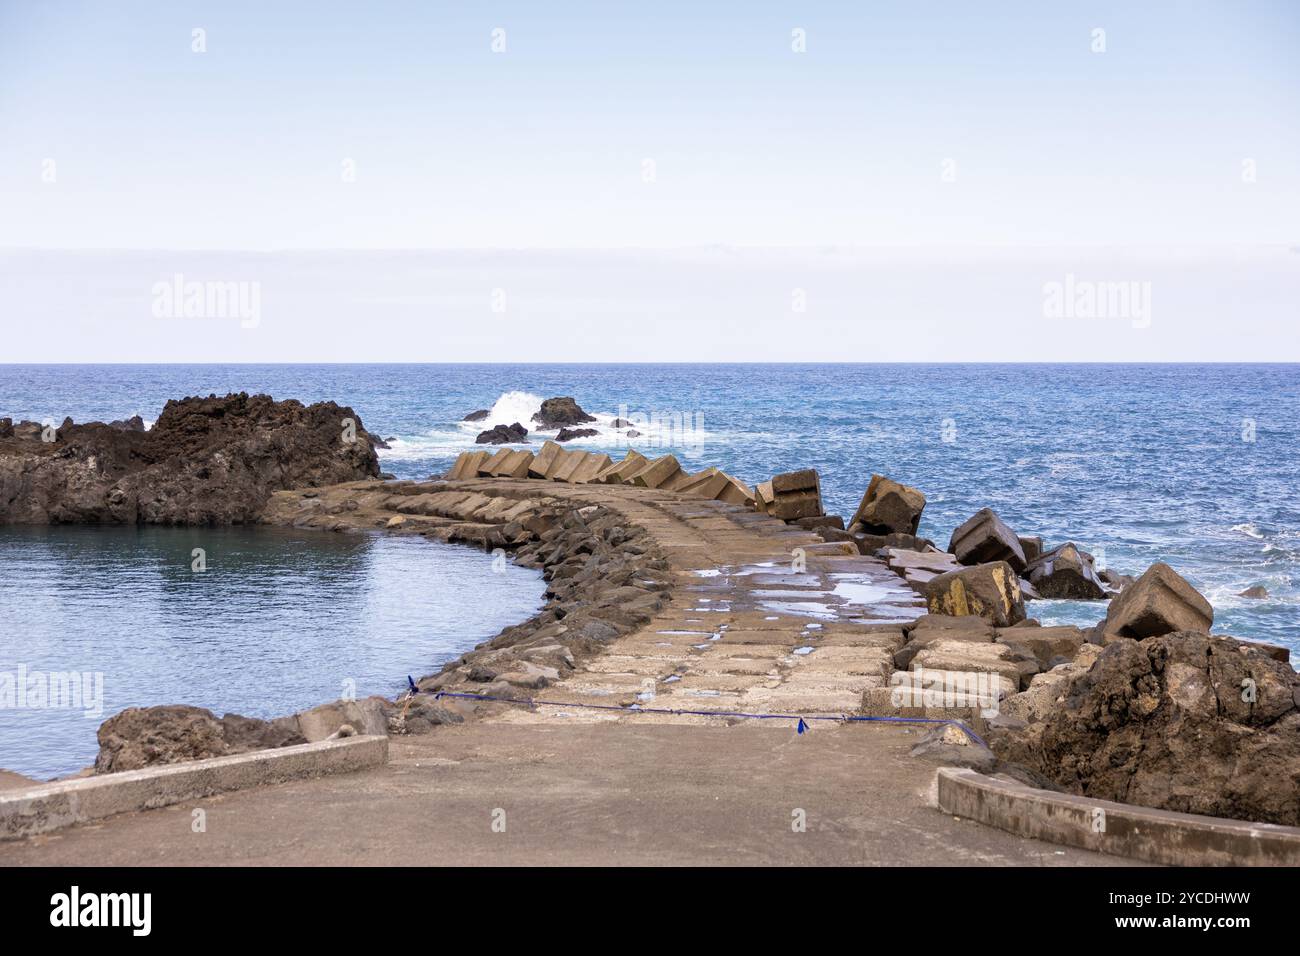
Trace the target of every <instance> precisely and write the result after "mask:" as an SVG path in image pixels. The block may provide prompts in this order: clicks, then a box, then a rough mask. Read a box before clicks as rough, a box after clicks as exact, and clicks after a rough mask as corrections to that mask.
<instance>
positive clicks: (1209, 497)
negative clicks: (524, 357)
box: [0, 343, 1300, 766]
mask: <svg viewBox="0 0 1300 956" xmlns="http://www.w3.org/2000/svg"><path fill="white" fill-rule="evenodd" d="M773 345H774V347H775V346H776V343H773ZM230 391H248V392H266V393H269V394H271V395H273V396H275V397H276V398H297V399H300V400H301V401H304V402H312V401H318V400H325V399H332V400H334V401H337V402H339V403H340V404H346V405H350V406H352V407H353V409H354V410H355V411H356V412H357V413H358V414H359V415H360V417H361V420H362V422H363V423H364V424H365V426H366V428H367V429H368V430H369V431H371V432H372V433H374V434H376V435H379V436H381V437H383V438H385V439H389V440H390V441H389V443H390V445H391V448H390V449H388V450H381V451H380V462H381V466H382V467H383V468H384V470H386V471H388V472H390V473H392V474H393V475H395V476H397V477H400V478H426V477H428V476H430V475H434V474H438V473H441V472H443V471H444V470H445V469H446V468H447V467H448V466H449V465H450V464H451V462H452V461H453V460H454V458H455V456H456V455H457V454H458V453H460V452H461V451H464V450H466V449H469V448H473V447H475V445H474V437H475V435H476V434H477V433H478V432H479V431H480V430H481V429H483V428H486V427H488V426H489V425H491V424H496V423H504V424H509V423H511V422H513V421H519V422H520V423H521V424H523V425H524V426H525V427H529V426H530V424H531V423H530V422H529V421H528V417H529V416H530V415H531V413H532V411H533V410H535V409H536V407H537V406H538V405H539V404H540V402H541V400H542V399H543V398H547V397H551V396H557V395H571V396H573V397H574V398H576V399H577V401H578V402H579V404H580V405H582V406H583V408H585V409H586V410H587V411H589V412H591V413H592V414H595V415H596V416H597V417H598V419H599V421H598V422H597V424H596V426H595V427H596V428H597V429H598V431H599V434H598V435H596V436H593V437H590V438H586V439H581V440H579V441H576V442H574V443H573V445H572V446H571V447H583V448H600V449H603V450H608V451H610V452H611V453H621V451H622V449H623V448H625V447H628V446H629V445H630V446H631V447H635V448H637V449H639V450H642V451H645V452H646V453H649V454H661V453H663V452H666V451H671V452H673V453H675V454H677V455H678V456H679V458H681V460H682V462H683V465H684V466H685V467H686V468H688V469H697V468H700V467H704V466H706V465H716V466H718V467H720V468H722V469H724V470H726V471H728V472H731V473H733V474H735V475H737V476H738V477H740V478H742V479H744V480H745V481H747V482H750V483H754V482H758V481H762V480H764V479H766V478H769V477H770V476H771V475H773V474H775V473H778V472H782V471H789V470H792V469H796V468H816V469H817V470H818V471H819V472H820V474H821V480H822V489H823V494H824V497H825V501H826V506H827V509H828V511H831V512H833V513H838V514H842V515H844V516H846V517H847V516H849V515H851V514H852V512H853V509H854V508H855V506H856V504H857V501H858V499H859V498H860V497H861V495H862V492H863V491H864V490H865V488H866V485H867V482H868V480H869V479H870V477H871V475H872V473H873V472H879V473H882V474H885V475H888V476H889V477H891V478H894V479H896V480H899V481H902V482H905V483H907V484H911V485H915V486H917V487H918V488H920V489H921V490H922V491H924V492H925V494H926V495H927V497H928V504H927V506H926V510H925V514H924V517H923V518H922V521H921V528H920V533H921V534H922V535H925V536H927V537H930V538H932V539H933V540H934V541H935V542H936V543H938V544H939V545H940V546H946V545H947V542H948V537H949V535H950V534H951V532H952V529H953V528H954V527H955V526H956V525H957V524H959V523H960V522H961V521H963V520H965V519H966V518H967V517H969V516H970V515H971V514H972V513H974V512H975V511H976V510H977V509H979V508H981V507H985V506H988V507H992V508H993V509H995V510H996V511H997V512H998V513H999V514H1000V515H1001V516H1002V517H1003V518H1004V519H1005V520H1006V521H1007V522H1008V523H1009V524H1010V525H1011V526H1012V527H1013V528H1014V529H1015V530H1016V531H1017V532H1018V533H1019V534H1023V535H1029V534H1037V535H1042V536H1043V538H1044V539H1045V540H1046V542H1047V543H1048V544H1049V545H1053V544H1058V543H1061V542H1064V541H1074V542H1076V543H1077V544H1078V545H1080V546H1081V547H1083V548H1084V549H1085V550H1088V551H1091V552H1092V553H1093V554H1095V555H1096V556H1097V557H1098V559H1099V561H1100V562H1102V563H1103V564H1104V565H1105V566H1107V567H1111V568H1114V569H1116V570H1118V571H1120V572H1123V573H1128V574H1137V573H1140V572H1141V571H1142V570H1143V569H1145V568H1146V567H1147V566H1148V565H1150V564H1151V563H1152V562H1154V561H1157V560H1160V561H1166V562H1168V563H1169V564H1170V565H1172V566H1173V567H1174V568H1175V569H1176V570H1178V571H1179V572H1180V573H1182V574H1183V575H1184V576H1185V577H1186V578H1187V579H1188V580H1189V581H1191V583H1192V584H1193V585H1195V586H1196V587H1197V588H1198V589H1199V590H1200V591H1201V592H1202V593H1203V594H1205V596H1206V597H1207V598H1208V599H1209V600H1210V602H1211V603H1212V604H1213V605H1214V608H1215V631H1216V632H1217V633H1225V634H1232V635H1235V636H1238V637H1245V638H1255V639H1260V640H1267V641H1273V642H1278V643H1282V644H1286V645H1288V646H1289V647H1291V648H1292V649H1293V650H1294V651H1296V652H1297V653H1300V614H1298V612H1300V586H1298V584H1297V575H1298V573H1300V458H1298V455H1297V453H1298V452H1300V366H1297V365H1265V364H1260V365H1174V364H1169V365H1092V364H1088V365H921V364H917V365H897V364H891V365H796V364H770V365H703V364H680V365H663V364H657V365H635V364H630V365H622V364H621V365H556V364H546V365H141V366H134V365H70V366H59V365H0V417H3V416H8V417H12V418H14V419H15V420H17V419H24V418H25V419H33V420H37V421H44V420H47V419H48V420H52V421H54V422H61V421H62V420H63V418H64V417H65V416H71V417H72V418H73V419H74V420H76V421H89V420H95V419H98V420H105V421H108V420H112V419H122V418H128V417H130V416H132V415H135V414H139V415H140V416H142V417H143V418H144V419H145V420H146V421H150V422H151V421H153V420H154V419H156V418H157V417H158V414H159V412H160V411H161V409H162V406H163V404H164V403H165V402H166V400H167V399H169V398H174V397H180V396H185V395H196V394H203V395H206V394H208V393H217V394H224V393H226V392H230ZM476 409H490V410H491V414H490V415H489V418H488V420H487V421H485V422H480V423H466V422H463V421H462V419H463V417H464V415H465V414H466V413H468V412H470V411H473V410H476ZM616 417H624V418H628V419H630V420H631V421H632V423H633V424H632V426H631V427H632V428H633V429H635V430H637V431H639V432H641V434H640V435H639V436H638V437H636V438H633V439H628V438H627V436H626V431H627V430H628V429H627V427H626V426H624V427H617V428H616V427H614V425H613V421H614V419H615V418H616ZM551 434H553V433H551ZM530 437H532V438H536V439H538V441H540V440H542V439H544V438H545V437H549V436H548V435H546V434H539V433H534V434H533V435H531V436H530ZM0 576H2V578H3V585H4V587H5V590H6V593H7V594H8V595H10V600H13V599H14V597H15V596H17V595H21V594H22V593H23V589H24V586H25V581H24V578H23V577H22V575H21V574H19V573H17V572H16V571H15V570H14V568H13V566H12V564H11V563H9V562H6V563H5V564H0ZM1254 585H1263V586H1264V587H1265V588H1266V589H1267V590H1268V594H1269V596H1268V597H1267V598H1264V599H1262V600H1256V599H1249V598H1245V597H1241V596H1240V592H1241V591H1243V590H1245V589H1246V588H1248V587H1252V586H1254ZM58 597H59V598H60V599H61V600H64V601H66V602H67V603H68V609H69V611H68V613H67V614H65V615H64V618H63V620H64V623H65V625H66V626H67V627H68V628H73V629H75V628H78V627H87V628H89V627H92V626H94V622H93V621H90V620H86V621H84V622H82V623H78V621H79V620H81V619H80V617H79V616H78V615H77V614H75V613H73V610H74V609H75V608H76V606H77V602H78V601H79V600H81V599H80V598H79V597H78V595H77V593H76V592H75V591H69V592H67V593H64V594H62V595H59V596H58ZM231 600H232V601H234V602H235V605H236V606H235V607H232V608H228V609H226V610H222V611H221V612H220V613H227V612H228V613H236V612H237V611H238V610H239V608H238V606H237V605H238V602H239V600H240V597H239V595H238V594H234V595H232V596H231ZM1029 608H1030V614H1031V615H1033V616H1036V617H1038V618H1040V619H1041V620H1043V622H1044V623H1076V624H1088V625H1090V624H1093V623H1095V622H1096V621H1097V620H1099V619H1100V618H1101V617H1102V616H1103V615H1104V613H1105V605H1104V603H1100V602H1067V601H1041V602H1032V603H1031V604H1030V605H1029ZM411 613H412V614H414V613H415V611H414V610H412V612H411ZM220 620H221V617H220V614H217V616H216V617H215V618H214V626H216V624H217V622H219V621H220ZM355 626H356V627H357V628H359V631H358V633H365V631H366V627H367V625H366V623H365V621H364V620H362V621H359V622H357V623H356V625H355ZM486 636H487V633H486V632H485V633H483V634H482V636H481V637H478V638H477V639H478V640H481V639H482V637H486ZM22 639H23V638H22V634H21V633H20V632H16V631H14V630H13V629H12V628H5V637H4V640H5V643H6V645H7V646H9V647H10V648H12V647H14V646H15V645H16V644H18V643H20V642H21V641H22ZM174 696H175V695H170V696H169V697H168V699H171V698H172V697H174ZM0 766H4V758H3V755H2V753H0Z"/></svg>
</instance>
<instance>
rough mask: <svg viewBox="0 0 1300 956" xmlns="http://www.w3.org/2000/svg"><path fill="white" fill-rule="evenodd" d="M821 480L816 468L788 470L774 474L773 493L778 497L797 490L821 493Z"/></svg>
mask: <svg viewBox="0 0 1300 956" xmlns="http://www.w3.org/2000/svg"><path fill="white" fill-rule="evenodd" d="M821 490H822V488H821V482H820V481H819V480H818V478H817V470H816V469H815V468H803V469H800V470H799V471H787V472H785V473H784V474H781V475H774V476H772V493H773V494H775V495H777V496H778V497H779V496H781V495H785V494H790V493H791V492H796V491H815V492H817V494H818V496H819V497H820V495H821Z"/></svg>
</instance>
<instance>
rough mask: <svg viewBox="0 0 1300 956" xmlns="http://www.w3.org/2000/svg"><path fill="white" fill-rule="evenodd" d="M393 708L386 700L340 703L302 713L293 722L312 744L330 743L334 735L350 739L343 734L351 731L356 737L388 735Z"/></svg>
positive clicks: (371, 699)
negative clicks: (318, 742) (327, 741)
mask: <svg viewBox="0 0 1300 956" xmlns="http://www.w3.org/2000/svg"><path fill="white" fill-rule="evenodd" d="M391 706H392V705H391V704H389V702H388V701H386V700H384V698H382V697H367V698H365V699H364V700H336V701H332V702H331V703H328V704H321V705H320V706H319V707H313V708H311V709H310V710H303V711H299V712H298V713H297V714H294V716H293V718H292V719H293V720H296V721H297V722H298V732H299V733H301V734H302V736H303V737H305V738H306V739H307V740H308V741H309V742H310V743H315V742H316V741H318V740H328V739H329V738H331V737H334V736H336V735H337V736H341V737H349V736H352V734H349V733H347V732H346V731H345V732H342V733H340V731H343V730H344V728H349V729H351V730H352V732H353V733H354V734H379V735H382V734H387V733H388V716H387V711H388V709H389V708H390V707H391Z"/></svg>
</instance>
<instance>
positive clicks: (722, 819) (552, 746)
mask: <svg viewBox="0 0 1300 956" xmlns="http://www.w3.org/2000/svg"><path fill="white" fill-rule="evenodd" d="M916 739H917V732H916V731H912V732H910V733H909V732H907V731H905V730H904V729H903V728H901V727H896V726H863V725H828V726H826V727H824V728H823V727H818V728H816V729H814V730H813V731H812V732H811V733H808V734H804V735H803V736H798V735H796V734H795V732H794V730H793V729H792V728H790V727H789V726H764V725H753V724H746V725H743V726H736V727H703V726H680V725H679V726H670V725H662V724H644V725H640V724H634V723H631V722H628V723H625V724H620V725H615V724H608V723H606V724H590V723H578V722H575V723H565V724H563V725H561V724H560V723H559V721H556V722H555V723H554V724H552V725H538V724H534V725H529V726H520V725H512V724H501V723H492V722H482V723H476V724H470V725H463V726H458V727H448V728H440V729H439V730H438V731H437V732H436V733H433V734H430V735H428V736H425V737H413V738H405V739H404V740H401V741H397V740H395V741H394V745H393V747H392V760H391V762H390V764H389V765H388V766H387V767H385V768H383V769H379V770H373V771H365V772H362V773H356V774H349V775H346V776H338V777H329V778H322V779H318V780H306V781H299V782H295V783H286V784H281V785H277V786H273V787H266V788H262V789H258V790H251V791H244V792H241V793H233V794H229V795H226V796H223V797H217V798H213V799H211V800H207V801H203V802H202V803H199V804H196V805H193V806H191V805H185V806H176V807H167V808H163V809H159V810H150V811H146V812H143V813H133V814H125V815H122V816H118V817H114V818H112V819H110V820H108V821H106V822H105V823H103V824H101V825H93V826H81V827H75V828H71V829H68V830H64V831H60V832H58V833H54V834H49V835H45V836H39V837H32V838H30V839H27V840H23V841H19V842H14V843H0V865H9V866H13V865H77V864H98V865H107V866H136V865H150V864H169V865H192V866H219V865H226V864H257V865H291V864H301V865H318V864H324V865H384V864H407V865H410V864H420V865H426V864H427V865H444V864H445V865H457V864H502V865H528V866H539V865H562V864H576V865H586V864H633V865H667V864H682V865H687V864H692V865H715V864H739V865H782V864H841V865H902V864H934V865H957V866H965V865H986V864H987V865H1001V864H1018V865H1029V866H1040V865H1041V866H1057V865H1081V864H1083V865H1095V864H1101V865H1116V864H1117V863H1123V862H1124V861H1121V860H1116V859H1115V858H1113V857H1104V856H1100V855H1098V854H1095V853H1088V852H1085V851H1080V850H1073V849H1070V850H1066V849H1062V848H1060V847H1055V846H1052V845H1050V844H1045V843H1039V842H1037V841H1033V840H1025V839H1021V838H1018V837H1013V836H1011V835H1009V834H1006V833H1003V832H1001V831H999V830H994V829H990V828H988V827H984V826H981V825H979V824H976V823H971V822H969V821H965V820H958V819H956V818H954V817H951V816H947V815H945V814H942V813H940V812H939V811H937V810H934V809H930V808H929V806H927V802H928V800H929V792H930V789H931V787H932V784H933V780H934V775H935V767H934V765H933V764H930V763H928V762H926V761H923V760H919V759H916V758H912V757H909V756H908V755H907V753H908V750H909V749H910V747H911V745H912V743H913V742H914V741H915V740H916ZM199 807H201V808H202V809H203V810H204V811H205V813H206V820H207V830H206V832H204V833H194V832H192V828H191V822H192V819H193V815H192V813H193V810H195V809H196V808H199ZM498 810H500V811H504V824H505V831H504V832H494V830H493V822H494V820H496V821H498V826H499V821H500V820H501V819H502V816H501V814H500V813H495V811H498ZM797 810H802V811H804V814H805V819H806V832H802V833H799V832H795V830H794V828H793V824H794V822H795V820H796V816H795V812H796V811H797Z"/></svg>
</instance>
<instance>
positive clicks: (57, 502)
mask: <svg viewBox="0 0 1300 956" xmlns="http://www.w3.org/2000/svg"><path fill="white" fill-rule="evenodd" d="M378 474H379V459H378V457H377V456H376V454H375V449H374V443H373V439H372V438H371V436H370V434H369V433H368V432H367V431H366V430H365V428H364V426H363V425H362V423H361V418H360V416H358V415H357V413H356V412H354V411H353V410H352V409H350V408H347V407H345V406H340V405H336V404H335V403H334V402H318V403H317V404H315V405H303V404H302V403H301V402H297V401H294V400H292V399H289V400H286V401H275V400H274V399H272V398H271V397H270V396H269V395H248V394H247V393H245V392H240V393H238V394H232V395H226V396H224V397H220V398H219V397H217V396H215V395H210V396H208V397H207V398H183V399H179V400H174V401H170V402H168V403H167V405H166V407H164V408H163V410H162V414H160V415H159V416H158V421H157V422H156V423H155V424H154V426H153V428H151V429H149V430H148V431H144V430H142V428H141V429H137V428H135V427H134V421H132V422H126V423H114V424H112V425H105V424H102V423H99V422H91V423H89V424H85V425H77V424H74V423H73V422H72V421H71V419H69V420H66V421H64V423H63V425H62V426H60V427H58V428H54V427H53V426H48V427H47V426H42V425H39V424H37V423H34V422H20V423H18V424H14V423H13V422H11V421H10V420H9V419H0V523H20V524H55V523H68V522H83V523H88V524H170V525H227V524H239V523H243V522H248V521H252V520H254V519H255V518H256V516H257V514H258V513H259V512H260V511H261V509H262V507H263V506H264V505H265V504H266V501H267V499H268V498H269V497H270V496H271V494H272V493H273V492H275V491H279V490H281V489H284V488H304V487H318V486H322V485H333V484H338V483H339V482H344V481H355V480H357V479H359V478H370V477H374V476H376V475H378Z"/></svg>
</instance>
